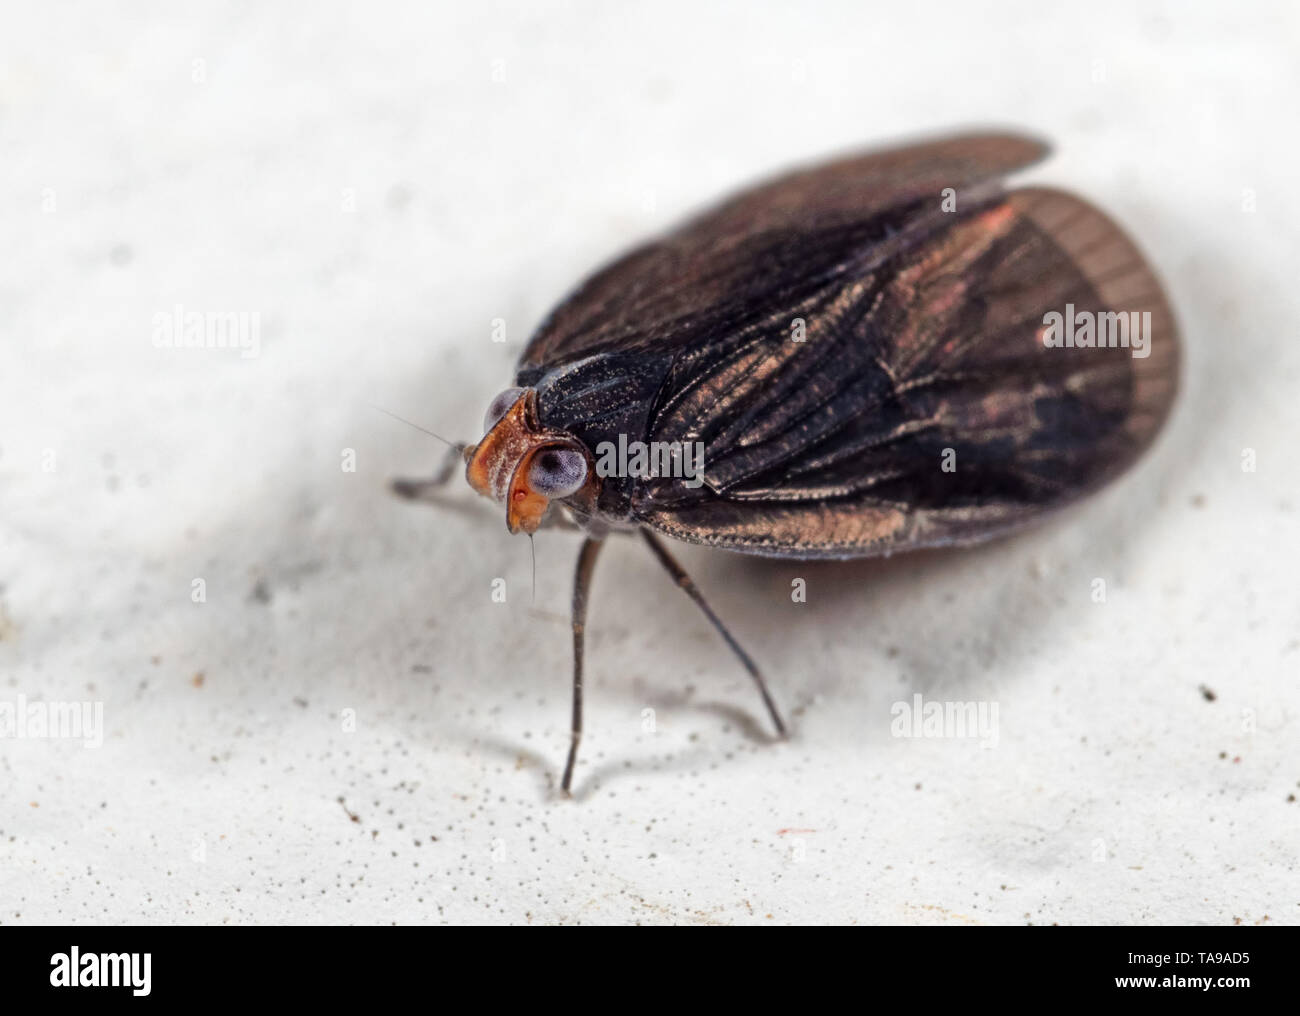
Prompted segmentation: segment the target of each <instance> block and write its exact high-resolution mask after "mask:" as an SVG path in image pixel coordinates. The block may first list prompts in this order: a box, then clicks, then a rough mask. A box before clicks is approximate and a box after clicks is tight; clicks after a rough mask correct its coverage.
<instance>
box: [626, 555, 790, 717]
mask: <svg viewBox="0 0 1300 1016" xmlns="http://www.w3.org/2000/svg"><path fill="white" fill-rule="evenodd" d="M641 535H642V537H644V538H645V542H646V543H647V544H649V546H650V550H651V551H653V553H654V555H655V557H657V558H658V559H659V563H660V564H662V565H663V566H664V568H666V569H667V570H668V574H669V575H671V576H672V577H673V580H674V581H675V582H676V583H677V584H678V585H679V586H680V587H681V588H682V590H683V591H684V592H685V593H686V595H687V596H689V597H690V598H691V599H692V600H694V601H695V603H696V605H697V606H698V607H699V608H700V610H702V611H704V616H705V617H707V618H708V619H709V621H710V622H711V623H712V624H713V627H714V628H716V629H717V630H718V633H719V634H720V635H721V636H722V637H723V638H724V639H725V640H726V643H727V645H728V646H730V647H731V651H732V652H733V653H735V654H736V656H737V658H738V659H739V660H740V662H741V663H742V664H744V667H745V669H746V670H747V671H749V676H750V677H752V678H753V679H754V683H755V684H756V685H758V693H759V694H760V695H762V696H763V705H765V706H767V712H768V715H769V716H771V717H772V724H773V726H775V727H776V732H777V733H778V734H779V735H780V736H781V737H785V723H784V721H782V719H781V713H780V711H779V710H778V709H777V708H776V703H775V702H774V701H772V696H771V694H770V693H769V692H768V690H767V682H766V681H764V680H763V675H762V673H761V672H760V671H759V669H758V664H756V663H755V662H754V661H753V660H752V659H751V658H750V656H749V654H748V653H747V652H745V650H743V649H742V648H741V647H740V643H739V642H737V641H736V639H735V637H734V636H732V634H731V632H729V631H727V626H726V625H724V624H723V623H722V619H721V618H720V617H718V615H717V614H715V613H714V612H713V608H712V607H710V606H709V605H708V603H707V602H706V601H705V599H704V594H703V593H701V592H700V590H699V588H698V587H697V586H696V585H695V582H694V580H693V579H692V578H691V577H690V576H689V575H687V574H686V569H684V568H683V567H682V566H681V565H680V564H678V563H677V559H676V558H675V557H673V555H672V554H671V553H669V551H668V548H667V547H666V546H664V543H663V541H662V540H660V539H659V537H657V536H655V534H654V533H652V532H650V530H648V529H642V530H641Z"/></svg>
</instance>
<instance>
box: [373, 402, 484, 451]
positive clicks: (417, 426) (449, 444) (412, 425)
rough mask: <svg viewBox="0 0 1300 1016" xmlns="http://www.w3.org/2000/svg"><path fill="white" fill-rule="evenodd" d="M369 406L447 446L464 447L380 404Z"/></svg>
mask: <svg viewBox="0 0 1300 1016" xmlns="http://www.w3.org/2000/svg"><path fill="white" fill-rule="evenodd" d="M370 408H371V409H374V410H377V411H378V412H381V413H383V414H384V415H385V416H391V417H392V418H393V419H394V420H396V421H397V422H398V423H404V424H406V425H407V426H408V427H414V428H415V429H416V430H418V431H420V433H422V434H428V435H429V436H430V437H436V438H437V439H438V440H439V441H441V442H442V443H443V444H445V445H446V446H447V447H448V448H464V447H465V446H464V445H463V444H459V443H458V442H456V441H448V440H447V439H446V438H445V437H443V436H442V435H441V434H435V433H434V432H433V431H431V430H429V429H428V428H426V427H421V426H420V425H419V424H418V423H412V422H411V421H410V420H408V419H406V418H405V417H401V416H398V415H397V414H396V413H390V412H389V411H388V410H387V409H384V408H383V407H382V406H376V405H373V404H372V405H371V406H370Z"/></svg>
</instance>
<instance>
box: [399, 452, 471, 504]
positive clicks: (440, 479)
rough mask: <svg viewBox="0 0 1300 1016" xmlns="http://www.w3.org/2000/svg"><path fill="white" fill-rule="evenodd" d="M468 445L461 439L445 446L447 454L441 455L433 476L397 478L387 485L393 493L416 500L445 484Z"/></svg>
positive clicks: (461, 459) (463, 456) (461, 462)
mask: <svg viewBox="0 0 1300 1016" xmlns="http://www.w3.org/2000/svg"><path fill="white" fill-rule="evenodd" d="M467 447H469V446H468V445H466V444H465V443H464V442H463V441H462V442H459V443H457V444H453V445H450V446H449V447H448V448H447V454H446V455H444V456H443V459H442V463H441V465H439V466H438V469H437V471H436V472H435V473H434V474H433V476H431V477H428V478H427V479H424V478H422V479H418V480H414V479H412V480H407V479H397V480H393V481H391V483H390V484H389V486H390V487H391V488H392V491H393V493H394V494H396V495H398V496H399V497H404V498H407V499H409V500H418V499H420V498H422V497H424V496H425V495H427V494H431V493H433V492H434V491H435V490H437V489H438V488H439V487H442V486H445V485H446V483H447V481H448V480H450V479H451V477H452V474H453V473H455V472H456V467H457V466H458V465H463V464H464V462H465V449H466V448H467Z"/></svg>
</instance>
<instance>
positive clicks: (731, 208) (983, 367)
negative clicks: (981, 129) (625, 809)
mask: <svg viewBox="0 0 1300 1016" xmlns="http://www.w3.org/2000/svg"><path fill="white" fill-rule="evenodd" d="M1047 151H1048V149H1047V147H1046V146H1045V145H1044V144H1042V143H1040V142H1039V141H1036V140H1033V139H1030V138H1027V137H1021V136H1016V135H1012V134H972V135H961V136H953V137H948V138H943V139H939V140H934V141H929V142H926V143H921V144H915V145H910V146H905V147H897V148H891V149H885V150H879V151H876V152H869V153H867V154H864V155H859V156H854V157H849V158H845V159H841V160H839V161H834V162H830V163H828V164H825V165H821V166H816V167H813V168H810V169H805V170H800V171H796V172H793V173H791V174H789V175H786V176H783V177H780V178H778V179H776V180H774V181H772V182H768V183H766V184H762V185H760V186H757V187H755V188H753V189H751V190H748V191H745V192H743V193H741V194H739V195H738V196H735V197H733V198H731V199H730V200H728V201H726V202H724V203H723V204H721V205H720V206H718V207H716V208H714V209H712V210H710V211H707V212H705V213H704V214H701V215H699V216H697V217H695V218H693V219H690V220H689V221H687V222H686V223H685V224H684V225H682V226H680V227H679V228H677V229H676V230H674V231H672V232H670V233H668V234H667V235H665V236H663V237H662V238H660V239H657V240H653V241H651V242H649V243H647V244H645V245H643V246H641V247H638V248H636V249H634V250H632V251H631V252H630V253H628V254H626V255H625V256H623V257H622V258H620V259H618V260H617V261H615V262H613V263H612V264H610V265H609V266H607V267H605V268H604V269H602V270H601V271H599V272H597V273H596V274H595V275H593V276H592V277H590V278H589V279H588V280H587V281H586V282H584V283H583V284H582V285H580V286H579V287H578V288H577V289H576V290H575V291H574V292H573V293H572V294H571V295H570V296H569V297H568V298H567V299H565V300H564V301H563V302H562V303H561V304H560V305H559V306H558V307H557V308H556V309H555V310H554V311H553V312H552V313H551V314H550V316H549V317H548V318H547V319H546V320H545V322H544V323H543V324H542V325H541V327H540V328H539V329H538V330H537V332H536V333H535V334H534V335H533V337H532V338H531V340H530V341H529V342H528V344H527V347H526V348H525V349H524V351H523V354H522V356H521V357H520V361H519V364H518V369H517V373H516V375H515V378H514V383H513V385H512V386H511V387H509V388H507V389H506V390H505V391H503V392H502V393H501V394H500V395H498V396H497V397H496V398H495V399H494V400H493V401H492V402H491V404H490V406H489V408H488V412H487V416H486V419H485V420H484V435H483V437H482V439H481V440H480V441H479V442H478V443H477V444H476V445H472V446H464V445H456V446H454V450H453V458H452V459H451V460H450V461H449V463H448V464H447V465H446V466H445V467H444V468H443V469H442V470H441V471H440V472H439V473H438V474H436V475H435V476H434V477H433V478H432V479H431V480H423V481H399V482H398V483H397V485H396V489H397V490H398V491H399V492H400V493H403V494H406V495H408V496H413V495H416V494H418V493H419V492H420V491H421V490H423V489H425V488H428V487H431V486H436V485H437V484H439V483H442V482H444V481H445V480H446V479H447V477H448V476H449V475H451V471H452V466H453V464H454V463H455V462H456V461H458V460H459V459H458V457H459V458H463V461H464V463H465V469H466V477H467V479H468V481H469V484H470V486H471V487H472V488H473V489H474V490H475V491H477V492H478V493H480V494H482V495H484V496H486V497H489V498H491V499H492V500H494V501H496V502H499V503H501V504H503V505H504V507H505V512H506V526H507V528H508V529H509V531H510V532H511V533H518V532H524V533H527V534H529V535H530V536H531V534H532V533H534V532H535V531H536V530H537V529H538V527H539V526H540V525H542V523H543V520H544V519H546V518H548V509H550V508H553V507H554V506H555V505H557V504H558V505H560V506H561V508H562V510H563V517H564V518H565V519H567V520H568V522H569V523H571V524H574V525H576V526H578V527H579V528H580V529H582V530H583V531H584V533H585V540H584V541H583V543H582V547H581V550H580V551H579V554H578V564H577V571H576V575H575V580H574V586H573V603H572V621H573V715H572V736H571V739H570V744H569V751H568V759H567V762H566V764H565V768H564V776H563V780H562V783H561V786H562V789H563V791H564V792H565V793H566V794H567V793H569V791H570V788H571V786H572V781H573V773H574V766H575V763H576V761H577V758H578V748H579V744H580V742H581V739H582V704H583V636H584V627H585V622H586V609H587V595H588V590H589V588H590V586H591V581H592V574H593V571H594V568H595V565H596V560H597V555H598V554H599V552H600V548H601V546H602V542H603V541H604V539H605V538H606V537H607V536H608V535H609V534H611V533H614V532H618V531H634V532H636V533H638V534H639V535H640V537H641V538H642V539H643V540H644V541H645V543H646V544H647V545H648V547H649V549H650V551H651V552H652V553H653V555H654V556H655V557H656V558H657V559H658V560H659V562H660V563H661V564H662V565H663V566H664V567H665V568H666V569H667V570H668V572H669V573H670V575H671V576H672V578H673V579H674V581H675V582H676V583H677V584H678V585H679V586H680V587H681V588H682V589H683V590H684V591H685V592H686V594H687V595H688V596H690V597H691V598H692V599H693V600H694V601H695V602H696V603H697V604H698V605H699V607H700V608H701V610H703V612H704V613H705V615H706V616H707V617H708V619H709V621H710V622H711V623H712V624H713V626H714V627H715V628H716V629H717V630H718V631H719V632H720V633H721V635H722V637H723V638H724V639H725V640H726V642H727V644H728V645H729V646H730V648H731V649H732V651H733V652H734V653H735V654H736V656H737V657H738V658H739V660H740V662H741V663H742V665H743V666H744V667H745V669H746V670H747V671H748V673H749V675H750V677H751V678H752V679H753V681H754V683H755V685H756V686H757V689H758V692H759V694H760V695H761V696H762V700H763V703H764V705H765V707H766V709H767V711H768V713H769V714H770V716H771V720H772V723H773V725H774V726H775V728H776V730H777V732H778V734H781V735H784V733H785V730H786V728H785V724H784V722H783V721H782V719H781V714H780V712H779V710H778V709H777V706H776V704H775V701H774V699H773V696H772V694H771V692H770V690H769V689H768V687H767V683H766V681H765V680H764V678H763V675H762V673H761V671H760V670H759V668H758V667H757V665H756V664H755V663H754V661H753V660H752V659H751V658H750V656H749V655H748V654H747V653H746V652H745V651H744V650H743V649H742V648H741V647H740V645H739V644H738V643H737V642H736V640H735V639H734V638H733V637H732V636H731V634H730V633H729V632H728V631H727V629H726V627H725V626H724V625H723V623H722V621H721V620H720V619H719V618H718V617H717V615H716V614H715V613H714V612H713V610H712V609H711V608H710V607H709V605H708V603H707V601H706V600H705V599H704V597H703V595H702V594H701V593H700V591H699V589H698V588H697V587H696V586H695V584H694V582H693V581H692V580H691V579H690V577H689V576H688V575H687V574H686V572H685V571H684V570H683V569H682V567H681V566H680V565H679V564H678V563H677V561H676V559H675V558H674V557H673V555H672V553H671V551H670V550H669V548H668V546H667V544H666V543H665V540H664V537H667V538H669V539H673V540H681V541H684V542H686V543H694V544H704V545H707V546H710V547H718V548H722V549H725V550H732V551H739V552H741V553H747V554H762V555H770V556H775V557H785V558H852V557H865V556H871V555H888V554H892V553H896V552H899V551H905V550H912V549H915V548H921V547H938V546H945V545H958V544H969V543H974V542H978V541H982V540H986V539H989V538H991V537H994V536H998V535H1001V534H1005V533H1008V532H1010V531H1012V530H1015V529H1017V528H1019V527H1022V526H1024V525H1027V524H1029V523H1031V522H1034V521H1037V520H1038V519H1040V518H1041V517H1043V516H1044V515H1046V514H1047V513H1049V512H1051V511H1052V510H1053V509H1056V508H1059V507H1061V506H1063V505H1066V504H1068V503H1070V502H1073V501H1075V500H1077V499H1078V498H1080V497H1081V496H1083V495H1084V494H1086V493H1088V492H1089V491H1092V490H1094V489H1096V488H1097V487H1099V486H1101V485H1102V484H1104V483H1106V482H1108V481H1109V480H1111V479H1113V478H1114V477H1115V476H1116V475H1117V474H1119V473H1120V472H1121V471H1122V470H1124V469H1125V468H1126V467H1127V466H1128V465H1129V464H1130V463H1132V462H1133V461H1134V460H1135V459H1136V458H1137V457H1138V455H1139V454H1140V453H1141V452H1142V451H1143V449H1145V448H1146V447H1147V446H1148V445H1149V444H1150V443H1151V442H1152V440H1153V439H1154V437H1155V435H1156V433H1157V431H1158V430H1159V429H1160V426H1161V424H1162V423H1163V421H1164V420H1165V418H1166V416H1167V414H1168V412H1169V408H1170V405H1171V403H1172V401H1173V398H1174V395H1175V391H1176V388H1177V377H1178V339H1177V330H1176V325H1175V322H1174V318H1173V315H1172V313H1171V312H1170V309H1169V305H1168V303H1167V302H1166V300H1165V297H1164V296H1163V294H1162V292H1161V289H1160V284H1159V282H1158V281H1157V279H1156V277H1155V276H1154V274H1153V272H1152V270H1151V268H1150V267H1149V266H1148V264H1147V263H1146V261H1145V259H1144V258H1143V257H1142V255H1141V254H1140V253H1139V252H1138V251H1137V249H1136V248H1135V247H1134V246H1133V244H1132V243H1131V242H1130V241H1129V240H1128V238H1127V237H1126V236H1125V235H1124V234H1123V233H1122V232H1121V231H1120V229H1119V228H1118V227H1117V226H1116V225H1115V224H1114V223H1112V222H1111V221H1110V220H1109V219H1108V218H1107V217H1106V216H1105V215H1103V214H1102V213H1101V212H1100V211H1098V210H1097V209H1096V208H1093V207H1092V206H1091V205H1089V204H1087V203H1086V202H1084V201H1082V200H1081V199H1079V198H1077V197H1073V196H1071V195H1069V194H1066V193H1063V192H1061V191H1058V190H1052V189H1047V188H1042V187H1027V188H1023V189H1015V190H1008V189H1006V187H1005V185H1004V183H1003V177H1005V176H1006V175H1007V174H1009V173H1011V172H1013V171H1015V170H1019V169H1021V168H1024V167H1026V166H1029V165H1030V164H1032V163H1034V162H1037V161H1038V160H1040V159H1041V158H1043V157H1044V156H1045V155H1046V154H1047ZM632 445H635V446H637V447H638V448H642V447H645V448H649V449H651V453H650V455H648V456H642V459H643V460H644V461H642V462H641V464H640V466H639V468H638V466H637V465H636V464H634V463H631V460H628V462H624V460H623V459H622V458H620V457H618V456H610V455H608V454H607V453H608V452H609V451H610V449H611V448H627V447H630V446H632ZM665 448H666V449H668V454H667V455H666V456H664V455H660V456H659V457H658V458H656V457H655V451H654V450H655V449H660V450H662V449H665ZM674 449H676V451H674ZM683 449H693V450H702V452H703V454H702V456H701V457H700V458H699V459H698V460H696V461H695V462H694V464H695V465H696V466H697V467H698V468H696V469H694V470H689V469H686V468H684V467H685V465H687V464H689V463H690V457H689V456H688V455H683V454H682V450H683ZM674 456H676V462H674ZM645 461H648V462H649V463H651V465H650V466H648V467H647V466H646V465H645V464H644V462H645ZM610 462H620V463H623V466H622V468H617V467H615V468H610V467H609V463H610ZM674 465H677V466H682V467H683V468H672V467H673V466H674ZM602 467H604V468H602ZM552 517H553V516H552Z"/></svg>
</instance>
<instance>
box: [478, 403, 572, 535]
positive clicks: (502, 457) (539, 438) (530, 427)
mask: <svg viewBox="0 0 1300 1016" xmlns="http://www.w3.org/2000/svg"><path fill="white" fill-rule="evenodd" d="M556 445H560V446H562V447H565V448H581V447H582V446H581V445H580V444H579V443H578V442H577V441H576V440H575V439H574V438H573V437H572V436H571V435H569V434H566V433H564V432H562V431H550V430H545V429H544V428H543V427H542V426H541V424H540V423H539V422H538V420H537V392H536V391H534V390H533V389H531V388H529V389H526V390H525V391H524V393H523V395H521V396H520V397H519V399H518V401H516V402H515V404H514V405H513V406H511V407H510V410H509V411H508V412H507V413H506V415H505V416H503V417H501V419H500V420H499V421H497V423H496V425H495V426H494V427H493V428H492V429H491V430H489V431H488V432H487V434H485V435H484V436H483V440H482V441H480V442H479V443H478V444H477V445H475V446H474V447H473V448H467V449H466V450H465V462H466V465H465V479H466V480H468V481H469V485H470V486H471V487H473V488H474V489H475V490H476V491H478V493H480V494H482V495H483V496H484V497H489V498H491V499H492V500H493V501H500V502H504V503H505V506H506V528H507V529H509V530H510V532H511V533H517V532H519V531H520V530H523V531H524V532H525V533H528V534H529V535H531V534H533V533H535V532H537V528H538V527H539V526H540V525H541V524H542V518H543V516H544V515H545V514H546V509H547V508H549V507H550V503H551V502H550V499H549V498H547V497H544V496H543V495H541V494H539V493H537V492H536V491H535V490H533V488H532V487H531V486H530V485H529V483H528V468H529V466H530V465H531V464H532V461H533V456H534V455H536V454H537V453H538V452H539V451H541V450H542V448H545V447H554V446H556ZM588 458H590V456H588ZM588 477H589V479H588V483H587V486H586V487H584V488H583V490H582V491H579V492H578V494H579V495H585V496H586V498H587V499H590V500H592V501H594V498H595V483H596V481H595V478H594V471H592V470H589V471H588Z"/></svg>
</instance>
